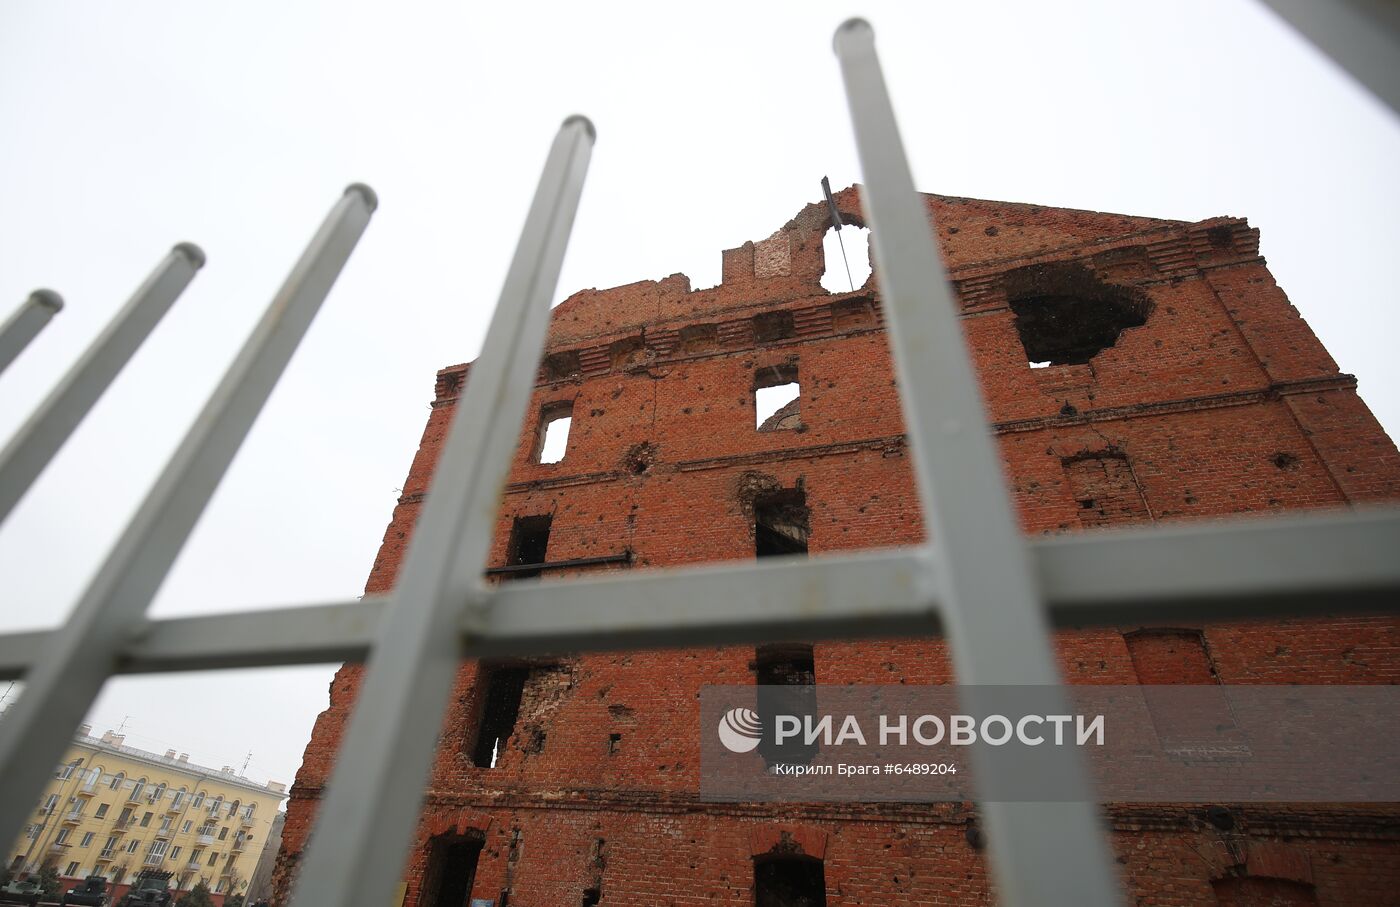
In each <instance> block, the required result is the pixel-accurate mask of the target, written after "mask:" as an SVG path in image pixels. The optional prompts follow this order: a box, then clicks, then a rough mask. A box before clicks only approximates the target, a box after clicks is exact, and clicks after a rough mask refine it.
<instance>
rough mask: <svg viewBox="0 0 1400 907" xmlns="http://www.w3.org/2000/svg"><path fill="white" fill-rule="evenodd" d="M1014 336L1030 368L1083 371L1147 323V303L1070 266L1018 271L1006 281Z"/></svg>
mask: <svg viewBox="0 0 1400 907" xmlns="http://www.w3.org/2000/svg"><path fill="white" fill-rule="evenodd" d="M1006 293H1007V299H1008V302H1009V304H1010V306H1011V311H1012V312H1013V313H1014V314H1015V324H1016V333H1017V335H1018V336H1019V337H1020V339H1021V345H1022V346H1023V347H1024V348H1025V352H1026V359H1027V361H1028V362H1030V363H1032V364H1037V365H1036V367H1042V366H1039V365H1038V364H1039V363H1049V364H1050V365H1083V364H1085V363H1087V362H1088V361H1089V360H1090V359H1092V358H1093V357H1095V356H1097V355H1098V354H1099V353H1101V352H1103V351H1104V350H1105V349H1107V348H1109V347H1111V346H1113V345H1114V344H1116V343H1117V342H1118V337H1119V335H1120V334H1122V332H1123V331H1125V330H1127V329H1128V328H1134V327H1141V326H1142V325H1144V324H1146V323H1147V318H1148V316H1149V315H1150V314H1151V311H1152V303H1151V301H1150V300H1149V299H1148V298H1147V294H1146V293H1144V292H1142V291H1141V290H1139V289H1137V288H1134V287H1122V286H1116V285H1114V284H1110V283H1107V282H1106V281H1104V280H1102V279H1100V278H1099V277H1098V275H1096V274H1095V273H1094V272H1093V271H1091V270H1089V269H1088V268H1086V267H1085V266H1084V265H1081V264H1078V263H1075V262H1051V263H1048V264H1043V265H1034V266H1032V267H1029V268H1019V269H1017V270H1015V271H1011V272H1009V273H1008V274H1007V275H1006Z"/></svg>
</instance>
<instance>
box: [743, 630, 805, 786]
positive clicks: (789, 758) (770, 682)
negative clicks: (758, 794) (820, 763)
mask: <svg viewBox="0 0 1400 907" xmlns="http://www.w3.org/2000/svg"><path fill="white" fill-rule="evenodd" d="M816 682H817V669H816V659H815V657H814V655H813V653H812V647H811V646H810V645H807V644H805V643H786V644H775V645H766V646H759V647H758V649H757V650H756V652H755V658H754V683H755V684H757V686H758V690H757V696H756V698H755V703H756V704H757V706H758V720H759V726H760V727H761V728H762V735H763V736H762V737H761V738H760V742H759V745H758V753H759V755H760V756H762V757H763V761H764V762H765V763H766V764H768V765H777V764H783V765H798V764H800V765H806V764H808V763H810V762H811V761H812V759H813V757H815V756H816V754H817V744H816V742H815V741H813V742H812V743H810V744H809V743H807V742H806V739H805V737H803V736H798V737H790V738H788V739H786V740H784V742H783V743H782V745H779V744H778V743H777V739H776V736H775V734H774V730H773V723H774V720H775V716H777V715H791V716H794V717H796V718H798V719H799V720H802V721H804V722H806V721H807V720H809V719H811V718H812V717H813V716H815V715H816V713H817V688H816Z"/></svg>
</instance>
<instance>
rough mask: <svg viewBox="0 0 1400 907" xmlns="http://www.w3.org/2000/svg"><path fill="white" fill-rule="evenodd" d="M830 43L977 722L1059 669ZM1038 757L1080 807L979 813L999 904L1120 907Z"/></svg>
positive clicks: (842, 47)
mask: <svg viewBox="0 0 1400 907" xmlns="http://www.w3.org/2000/svg"><path fill="white" fill-rule="evenodd" d="M835 44H836V55H837V57H838V58H839V59H840V62H841V73H842V76H843V78H844V79H845V83H846V95H847V100H848V102H849V105H850V109H851V120H852V123H853V125H854V127H855V136H856V147H857V150H858V152H859V155H860V162H861V171H862V173H863V175H864V178H865V190H864V192H863V193H862V202H863V204H864V206H865V212H866V219H867V220H868V221H869V224H870V235H871V238H872V239H873V241H874V243H875V257H876V261H877V262H878V264H879V274H880V277H879V279H880V295H881V298H882V300H883V304H884V309H885V317H886V318H887V320H888V322H889V332H888V334H889V338H890V343H891V344H892V346H893V348H894V354H895V355H894V358H895V363H896V366H897V374H898V378H899V389H900V397H901V399H902V401H903V412H904V419H905V422H906V424H907V427H908V432H909V439H910V442H911V446H912V448H913V454H914V457H913V459H914V469H915V475H916V477H917V481H918V486H919V493H920V499H921V504H922V512H923V517H924V526H925V529H926V531H927V532H928V533H929V536H930V539H931V543H932V544H933V545H934V552H935V561H936V563H938V565H939V567H940V568H941V569H940V570H938V571H937V575H938V578H939V582H940V584H941V586H942V596H941V598H942V601H943V603H944V611H943V615H944V622H945V626H946V628H947V633H948V636H949V638H950V642H951V646H950V651H951V653H952V659H953V663H954V666H955V668H956V670H957V676H958V679H959V681H960V682H961V683H963V684H965V685H969V686H967V687H966V688H965V689H964V691H963V705H964V707H966V708H968V709H969V710H970V711H971V712H972V713H973V714H977V712H978V711H980V710H982V709H983V708H984V707H987V706H990V705H991V703H990V702H988V701H983V700H984V697H983V693H984V691H986V690H987V689H988V688H989V687H988V685H995V684H1007V685H1026V684H1054V683H1057V682H1058V679H1059V672H1058V671H1057V670H1056V667H1055V663H1054V660H1053V656H1052V652H1051V646H1050V634H1049V626H1048V622H1047V621H1046V617H1045V612H1044V608H1043V606H1042V603H1041V599H1040V593H1039V591H1038V590H1037V589H1036V587H1035V584H1034V582H1033V580H1032V573H1031V563H1030V558H1029V555H1028V553H1027V549H1026V545H1025V542H1024V540H1023V539H1022V537H1021V534H1020V529H1019V528H1018V526H1017V524H1016V519H1015V516H1014V514H1013V512H1012V508H1011V502H1010V500H1009V498H1008V496H1007V493H1006V484H1005V478H1004V477H1003V475H1002V465H1001V463H1002V460H1001V455H1000V454H999V452H998V450H997V446H996V443H995V441H994V440H993V438H992V435H991V431H990V428H989V427H988V424H987V418H986V413H985V410H984V409H983V406H982V400H981V395H980V393H979V392H978V389H977V379H976V375H975V374H974V372H973V368H972V363H971V361H970V359H969V357H968V353H967V347H966V345H965V341H964V339H963V335H962V330H961V328H960V327H959V325H958V319H957V310H956V307H955V301H954V296H953V292H952V289H951V286H950V284H949V282H948V276H947V274H946V273H945V271H944V269H943V264H942V256H941V254H940V252H939V249H938V245H937V244H936V243H935V241H934V234H933V230H932V228H931V226H930V215H929V211H928V209H927V207H926V206H925V204H924V201H923V198H922V197H921V196H920V195H919V194H918V192H917V191H916V190H915V189H914V180H913V177H912V176H911V175H910V172H909V162H908V161H907V160H906V158H905V156H904V146H903V143H902V142H901V140H900V137H899V128H898V126H897V124H896V123H895V118H894V110H893V108H892V107H891V105H890V100H889V95H888V93H887V91H886V88H885V80H884V76H883V74H882V73H881V70H880V62H879V58H878V57H877V55H876V53H875V34H874V31H873V30H872V29H871V27H870V25H869V24H868V23H867V22H865V21H863V20H860V19H852V20H851V21H849V22H846V23H845V24H843V25H842V26H841V27H840V28H839V29H838V30H837V32H836V40H835ZM974 684H977V685H982V686H971V685H974ZM1046 692H1047V694H1048V695H1047V696H1046V697H1045V699H1046V702H1047V703H1049V704H1052V705H1053V704H1054V703H1053V700H1055V699H1056V698H1058V699H1059V700H1060V704H1061V705H1064V703H1063V697H1062V696H1061V697H1057V696H1056V695H1054V694H1053V693H1052V692H1051V691H1049V690H1047V691H1046ZM1063 713H1064V714H1069V711H1068V709H1067V708H1065V709H1064V710H1063ZM1038 755H1041V756H1043V759H1041V760H1040V761H1038V762H1037V766H1038V767H1039V768H1040V769H1041V770H1042V771H1043V773H1044V781H1045V785H1046V789H1054V790H1057V791H1060V792H1061V793H1062V794H1067V795H1068V796H1069V797H1072V798H1076V799H1079V800H1080V801H1081V802H1078V803H1048V804H1046V803H990V802H989V803H984V804H982V809H983V811H984V814H985V816H986V821H987V831H988V834H989V845H990V854H991V858H992V861H993V865H994V868H995V869H996V878H997V882H998V888H999V890H1000V897H1001V902H1002V903H1004V904H1009V905H1017V907H1024V905H1031V904H1034V905H1075V907H1084V905H1095V907H1097V905H1107V904H1112V903H1115V902H1116V901H1117V897H1118V895H1117V886H1116V884H1115V882H1114V878H1113V873H1112V872H1111V871H1110V868H1109V867H1110V863H1109V856H1108V849H1107V846H1106V835H1107V830H1106V829H1105V828H1104V827H1103V826H1101V824H1100V821H1099V817H1098V810H1097V807H1096V805H1095V804H1094V803H1093V802H1092V800H1091V792H1090V786H1089V782H1088V775H1087V771H1086V769H1085V767H1084V766H1083V765H1082V764H1081V762H1080V760H1079V758H1078V756H1077V754H1075V753H1073V752H1072V751H1071V750H1070V749H1069V748H1064V749H1055V750H1047V751H1046V752H1044V753H1043V754H1038ZM972 758H973V759H974V761H975V766H976V769H977V776H978V777H982V778H987V777H992V776H995V775H996V774H997V773H998V772H1006V771H1011V770H1014V769H1013V767H1012V766H1011V765H1010V764H1009V763H1008V762H1006V761H1005V759H1004V757H1002V756H1000V754H998V752H997V748H995V747H981V748H979V749H977V750H976V751H974V753H973V754H972Z"/></svg>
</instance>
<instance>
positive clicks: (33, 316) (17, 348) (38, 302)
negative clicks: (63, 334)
mask: <svg viewBox="0 0 1400 907" xmlns="http://www.w3.org/2000/svg"><path fill="white" fill-rule="evenodd" d="M62 310H63V297H62V296H59V295H58V294H57V293H55V292H54V291H53V290H35V291H34V292H33V293H30V294H29V298H28V299H26V300H25V301H24V302H23V303H22V304H21V305H20V307H19V308H18V309H15V313H14V314H13V315H11V316H10V317H9V318H7V319H5V323H4V324H0V372H3V371H4V370H5V369H7V368H9V367H10V363H11V362H14V361H15V359H16V358H17V357H18V356H19V354H20V353H22V352H24V348H25V347H27V346H29V341H31V340H33V339H34V337H35V335H37V334H38V333H39V332H40V331H42V330H43V329H44V325H46V324H48V323H49V319H50V318H52V317H53V316H55V315H57V314H58V313H59V312H60V311H62Z"/></svg>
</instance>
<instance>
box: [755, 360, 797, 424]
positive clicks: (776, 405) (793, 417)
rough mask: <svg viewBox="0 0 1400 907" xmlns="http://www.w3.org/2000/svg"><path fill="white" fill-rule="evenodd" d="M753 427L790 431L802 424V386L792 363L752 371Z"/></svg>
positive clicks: (795, 367)
mask: <svg viewBox="0 0 1400 907" xmlns="http://www.w3.org/2000/svg"><path fill="white" fill-rule="evenodd" d="M753 387H754V391H753V408H754V427H755V428H757V429H758V430H759V431H793V430H796V429H799V428H801V427H802V386H801V385H800V384H799V383H798V381H797V366H796V365H792V364H789V365H773V366H769V367H767V368H761V369H759V370H758V371H756V372H754V378H753Z"/></svg>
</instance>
